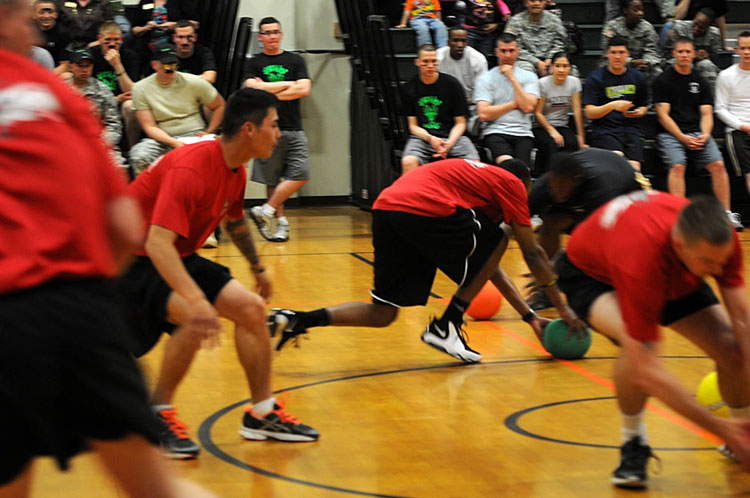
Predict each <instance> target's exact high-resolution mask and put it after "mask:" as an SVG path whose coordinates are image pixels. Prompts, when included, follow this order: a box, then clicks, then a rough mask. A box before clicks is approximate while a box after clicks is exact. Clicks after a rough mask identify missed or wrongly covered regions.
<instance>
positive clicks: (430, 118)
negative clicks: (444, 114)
mask: <svg viewBox="0 0 750 498" xmlns="http://www.w3.org/2000/svg"><path fill="white" fill-rule="evenodd" d="M442 103H443V101H442V100H440V99H439V98H437V97H433V96H427V97H422V98H421V99H419V100H418V101H417V105H418V106H419V107H421V108H422V114H423V115H424V117H425V118H426V119H427V122H426V123H424V124H423V125H422V128H425V129H427V130H439V129H440V123H438V122H437V121H435V118H437V115H438V112H439V110H440V106H441V105H442Z"/></svg>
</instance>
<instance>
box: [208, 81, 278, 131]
mask: <svg viewBox="0 0 750 498" xmlns="http://www.w3.org/2000/svg"><path fill="white" fill-rule="evenodd" d="M278 105H279V99H277V98H276V95H274V94H272V93H269V92H266V91H265V90H258V89H257V88H241V89H240V90H237V91H236V92H234V93H233V94H232V95H230V96H229V100H227V104H226V106H225V107H224V117H223V119H222V121H221V132H222V134H223V135H224V136H226V137H227V138H232V137H233V136H235V135H236V134H237V133H238V132H239V131H240V128H242V125H243V124H245V123H247V122H248V121H250V122H251V123H253V124H255V125H256V126H260V125H261V124H262V123H263V120H264V119H266V116H267V115H268V109H270V108H271V107H278Z"/></svg>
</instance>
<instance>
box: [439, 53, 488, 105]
mask: <svg viewBox="0 0 750 498" xmlns="http://www.w3.org/2000/svg"><path fill="white" fill-rule="evenodd" d="M450 50H451V48H450V47H442V48H439V49H438V50H437V58H438V64H439V65H438V67H439V69H440V72H441V73H445V74H450V75H451V76H453V77H454V78H456V79H457V80H458V81H460V82H461V86H463V87H464V93H465V94H466V100H467V101H469V102H473V101H474V86H475V85H476V83H477V79H478V78H479V77H480V76H481V75H483V74H484V73H486V72H487V58H486V57H485V56H484V55H482V54H481V53H480V52H479V51H478V50H474V49H473V48H471V47H466V48H465V49H464V56H463V57H461V59H459V60H455V59H453V58H452V57H451V54H450Z"/></svg>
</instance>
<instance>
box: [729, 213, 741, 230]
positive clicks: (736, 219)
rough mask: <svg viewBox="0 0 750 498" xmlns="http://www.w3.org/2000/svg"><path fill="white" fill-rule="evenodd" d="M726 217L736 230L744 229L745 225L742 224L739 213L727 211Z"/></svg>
mask: <svg viewBox="0 0 750 498" xmlns="http://www.w3.org/2000/svg"><path fill="white" fill-rule="evenodd" d="M727 218H729V223H731V224H732V228H734V229H735V230H737V231H738V232H741V231H742V230H744V229H745V227H744V226H743V225H742V218H741V217H740V213H733V212H731V211H727Z"/></svg>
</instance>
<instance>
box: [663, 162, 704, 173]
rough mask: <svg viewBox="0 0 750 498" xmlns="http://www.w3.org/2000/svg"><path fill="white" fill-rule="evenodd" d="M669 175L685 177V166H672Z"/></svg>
mask: <svg viewBox="0 0 750 498" xmlns="http://www.w3.org/2000/svg"><path fill="white" fill-rule="evenodd" d="M707 168H708V167H707ZM669 173H670V174H675V175H685V165H684V164H673V165H672V167H671V168H669Z"/></svg>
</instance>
